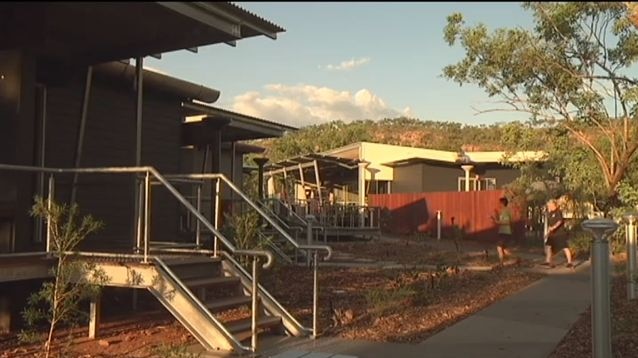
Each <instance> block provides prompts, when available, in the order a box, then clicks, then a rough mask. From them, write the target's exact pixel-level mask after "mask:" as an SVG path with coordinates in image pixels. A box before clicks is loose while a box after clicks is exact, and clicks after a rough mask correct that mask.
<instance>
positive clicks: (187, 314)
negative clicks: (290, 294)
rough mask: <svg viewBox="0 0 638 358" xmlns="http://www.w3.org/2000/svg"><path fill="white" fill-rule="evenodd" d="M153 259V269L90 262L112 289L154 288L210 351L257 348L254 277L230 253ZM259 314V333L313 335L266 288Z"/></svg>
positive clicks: (131, 262) (106, 260) (261, 293)
mask: <svg viewBox="0 0 638 358" xmlns="http://www.w3.org/2000/svg"><path fill="white" fill-rule="evenodd" d="M96 256H97V254H96ZM152 258H153V261H152V264H151V265H144V264H141V263H139V260H135V259H126V258H124V259H122V258H118V259H115V260H114V259H113V258H100V257H91V258H85V260H90V261H91V263H92V264H95V265H96V266H97V267H98V268H99V269H101V270H102V271H104V273H105V274H106V275H107V276H108V277H109V282H108V284H107V285H109V286H119V287H122V286H124V287H134V288H145V289H147V290H149V291H150V292H151V293H152V294H153V295H154V296H155V297H156V298H157V299H158V300H159V301H160V302H161V303H162V305H163V306H164V307H166V309H167V310H168V311H169V312H170V313H171V314H172V315H173V316H174V317H175V318H176V319H177V320H178V321H179V322H180V323H181V324H182V325H183V326H184V327H185V328H186V329H187V330H188V331H189V332H190V333H191V334H192V335H193V336H194V337H195V338H196V339H197V340H198V341H199V342H200V343H201V344H202V346H203V347H204V348H205V349H206V350H208V351H217V350H222V351H228V352H235V353H240V354H241V353H246V352H250V351H251V350H252V349H251V338H252V336H253V335H252V308H251V305H252V296H251V292H252V286H251V285H252V277H251V276H250V275H249V274H248V272H247V271H246V270H245V269H243V268H242V267H241V266H239V267H238V266H237V265H238V263H237V262H236V261H234V259H233V258H232V257H231V256H230V255H227V254H225V253H222V256H221V257H210V256H206V255H179V256H177V255H170V256H167V255H162V256H154V257H152ZM123 261H126V262H123ZM255 312H256V314H257V315H256V333H257V334H258V335H271V336H272V335H281V336H284V335H291V336H305V335H308V334H309V333H310V330H309V329H307V328H305V327H303V326H302V325H301V324H300V323H299V322H297V321H296V320H295V319H294V318H293V317H292V316H291V315H290V313H288V312H287V311H286V310H285V309H284V308H283V307H282V306H281V305H280V304H279V303H278V302H277V301H276V300H275V299H274V298H273V297H272V296H271V295H270V294H269V293H268V292H266V291H265V290H264V289H263V287H261V286H259V289H258V294H257V310H256V311H255Z"/></svg>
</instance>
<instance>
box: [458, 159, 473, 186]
mask: <svg viewBox="0 0 638 358" xmlns="http://www.w3.org/2000/svg"><path fill="white" fill-rule="evenodd" d="M461 168H462V169H463V171H465V191H470V172H471V171H472V169H474V166H473V165H469V164H467V165H461Z"/></svg>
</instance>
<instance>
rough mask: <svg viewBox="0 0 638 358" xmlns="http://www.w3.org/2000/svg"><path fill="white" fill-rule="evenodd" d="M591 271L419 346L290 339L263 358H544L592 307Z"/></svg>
mask: <svg viewBox="0 0 638 358" xmlns="http://www.w3.org/2000/svg"><path fill="white" fill-rule="evenodd" d="M557 258H558V257H557ZM557 263H558V262H557ZM589 270H590V266H589V264H588V263H583V264H581V265H579V266H578V267H577V268H576V269H575V270H571V269H566V268H555V269H552V270H545V272H547V273H549V275H548V277H546V278H543V279H541V280H539V281H537V282H535V283H533V284H532V285H530V286H528V287H527V288H525V289H523V290H522V291H520V292H518V293H516V294H514V295H512V296H509V297H507V298H505V299H503V300H502V301H499V302H496V303H494V304H492V305H490V306H488V307H487V308H485V309H483V310H482V311H479V312H477V313H476V314H474V315H472V316H470V317H468V318H466V319H464V320H463V321H460V322H458V323H457V324H455V325H453V326H451V327H448V328H447V329H445V330H443V331H441V332H440V333H438V334H436V335H434V336H432V337H430V338H429V339H427V340H426V341H424V342H422V343H420V344H392V343H377V342H364V341H346V340H342V339H339V338H331V337H329V338H321V339H318V340H316V341H309V340H301V339H294V338H292V339H290V338H289V339H283V340H281V341H278V342H264V345H263V346H262V347H267V346H270V347H276V348H273V349H270V350H269V349H265V350H264V351H262V355H261V356H262V357H277V358H298V357H304V358H328V357H335V358H336V357H343V356H354V357H366V358H377V357H378V358H382V357H404V358H412V357H414V358H416V357H437V358H445V357H454V358H457V357H490V358H500V357H503V358H505V357H507V358H545V357H547V356H548V355H549V354H550V353H551V352H552V351H553V350H554V348H555V347H556V345H557V344H558V343H559V342H560V341H561V339H562V338H563V337H564V336H565V334H566V333H567V331H568V330H569V328H570V327H571V326H572V325H573V324H574V323H575V322H576V320H577V319H578V318H579V316H580V314H581V313H582V312H584V311H585V310H586V309H587V307H588V306H589V304H590V296H591V291H590V273H589ZM348 358H350V357H348Z"/></svg>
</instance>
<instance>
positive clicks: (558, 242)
mask: <svg viewBox="0 0 638 358" xmlns="http://www.w3.org/2000/svg"><path fill="white" fill-rule="evenodd" d="M545 245H546V246H551V247H552V251H553V252H558V251H560V250H562V249H566V248H568V247H569V246H568V245H567V235H564V234H560V235H550V236H549V237H548V238H547V242H546V243H545Z"/></svg>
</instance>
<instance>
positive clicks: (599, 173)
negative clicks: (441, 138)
mask: <svg viewBox="0 0 638 358" xmlns="http://www.w3.org/2000/svg"><path fill="white" fill-rule="evenodd" d="M523 6H524V8H525V9H526V10H528V11H530V12H531V14H532V16H533V18H534V22H535V26H534V28H533V30H524V29H521V28H509V29H507V28H502V29H497V30H494V31H491V32H490V31H488V29H487V27H486V26H485V25H482V24H479V25H476V26H467V25H466V24H465V22H464V20H463V16H462V15H461V14H458V13H457V14H453V15H450V16H449V17H448V19H447V21H448V23H447V26H446V27H445V29H444V38H445V40H446V41H447V42H448V44H449V45H450V46H454V45H457V44H459V45H460V46H461V47H462V48H463V49H464V50H465V57H464V58H463V59H461V60H460V61H459V62H458V63H456V64H453V65H449V66H446V67H445V68H444V70H443V74H444V77H446V78H448V79H450V80H453V81H455V82H457V83H459V84H460V85H463V84H474V85H477V86H479V87H480V88H482V89H484V90H485V91H486V93H487V94H488V95H489V96H490V97H494V98H497V99H498V100H499V101H498V102H499V103H501V104H502V106H499V107H498V108H490V109H486V110H484V111H482V112H489V111H494V110H506V111H517V112H525V113H528V114H529V115H530V119H531V122H532V123H534V124H537V125H542V126H544V127H554V128H559V129H563V130H565V131H567V132H568V133H569V135H568V136H566V137H561V140H565V139H566V138H567V139H566V140H568V141H569V143H570V145H569V146H567V147H566V148H563V150H567V151H569V153H574V155H575V156H576V157H574V158H573V160H571V164H575V163H578V161H579V158H577V156H578V155H582V156H584V157H589V158H593V163H594V166H593V167H592V166H590V165H589V164H587V166H586V167H581V168H579V167H578V166H573V165H563V166H562V167H561V165H558V166H557V168H559V169H561V170H563V171H567V172H566V173H564V174H567V176H568V177H569V178H571V179H573V180H582V179H584V178H583V177H584V176H589V175H591V176H592V178H595V179H592V181H594V180H597V179H598V178H600V182H601V183H602V189H600V190H599V189H596V191H600V192H602V196H603V198H604V199H605V201H607V202H610V201H613V199H615V198H616V194H617V189H618V186H619V184H620V183H621V181H622V180H623V179H624V178H625V177H626V176H627V173H628V171H630V166H631V165H632V163H633V161H634V158H635V157H636V151H637V150H638V125H637V124H636V118H635V117H636V110H637V109H638V107H637V105H638V88H637V84H638V80H637V79H636V78H635V77H634V76H632V75H631V74H630V73H631V70H632V69H633V65H634V63H635V61H636V59H638V34H637V33H636V28H635V27H634V26H632V24H631V22H630V21H629V19H628V17H627V16H626V15H627V14H626V11H627V10H626V7H625V6H624V5H623V4H622V3H618V2H615V3H613V2H610V3H605V2H581V3H575V2H573V3H571V2H570V3H554V2H551V3H550V2H548V3H525V4H524V5H523ZM575 151H578V152H575ZM563 153H564V152H563ZM592 168H595V170H594V171H593V172H592V171H589V170H590V169H592ZM579 176H580V178H578V177H579ZM571 179H570V180H571Z"/></svg>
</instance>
